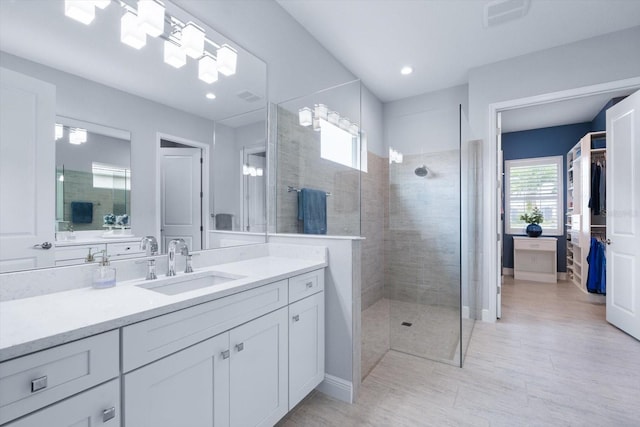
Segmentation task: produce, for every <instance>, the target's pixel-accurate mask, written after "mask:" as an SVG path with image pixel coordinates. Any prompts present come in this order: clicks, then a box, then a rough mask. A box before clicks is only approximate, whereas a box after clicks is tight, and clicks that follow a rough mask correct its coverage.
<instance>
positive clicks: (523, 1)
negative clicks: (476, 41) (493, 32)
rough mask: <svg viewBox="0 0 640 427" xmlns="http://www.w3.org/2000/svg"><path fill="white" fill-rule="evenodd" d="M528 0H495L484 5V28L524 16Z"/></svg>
mask: <svg viewBox="0 0 640 427" xmlns="http://www.w3.org/2000/svg"><path fill="white" fill-rule="evenodd" d="M529 4H530V0H495V1H492V2H489V3H487V4H486V5H485V7H484V26H485V28H489V27H495V26H496V25H500V24H504V23H505V22H509V21H514V20H516V19H519V18H522V17H524V16H525V15H526V14H527V12H528V11H529Z"/></svg>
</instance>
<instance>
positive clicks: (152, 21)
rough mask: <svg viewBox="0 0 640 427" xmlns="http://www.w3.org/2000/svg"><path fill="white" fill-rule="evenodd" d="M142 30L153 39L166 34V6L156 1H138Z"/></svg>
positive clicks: (139, 20)
mask: <svg viewBox="0 0 640 427" xmlns="http://www.w3.org/2000/svg"><path fill="white" fill-rule="evenodd" d="M138 23H139V25H140V29H141V30H142V31H144V32H145V33H147V34H149V35H150V36H151V37H158V36H159V35H160V34H162V33H164V6H163V5H161V4H160V3H158V2H156V1H154V0H138Z"/></svg>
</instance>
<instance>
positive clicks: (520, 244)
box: [514, 238, 556, 251]
mask: <svg viewBox="0 0 640 427" xmlns="http://www.w3.org/2000/svg"><path fill="white" fill-rule="evenodd" d="M514 248H515V249H522V250H525V251H553V250H555V248H556V240H555V239H553V240H547V239H545V240H539V239H535V238H531V239H514Z"/></svg>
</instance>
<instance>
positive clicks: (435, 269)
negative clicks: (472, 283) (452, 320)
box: [384, 150, 460, 308]
mask: <svg viewBox="0 0 640 427" xmlns="http://www.w3.org/2000/svg"><path fill="white" fill-rule="evenodd" d="M459 156H460V152H459V151H458V150H453V151H444V152H439V153H429V154H422V155H405V156H404V161H403V163H400V164H396V163H394V164H391V165H389V181H388V182H389V203H388V205H389V214H388V225H387V228H386V233H385V254H384V259H385V267H386V268H385V294H386V296H387V297H388V298H390V299H393V300H398V301H405V302H416V303H420V304H429V305H441V306H447V307H455V308H458V306H459V299H460V290H459V286H460V282H459V280H460V271H459V268H460V176H459V165H460V157H459ZM423 164H424V165H426V167H427V169H428V171H429V174H428V175H427V176H426V177H418V176H416V175H415V173H414V170H415V169H416V168H417V167H419V166H421V165H423Z"/></svg>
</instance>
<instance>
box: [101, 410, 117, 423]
mask: <svg viewBox="0 0 640 427" xmlns="http://www.w3.org/2000/svg"><path fill="white" fill-rule="evenodd" d="M115 417H116V408H115V407H111V408H109V409H105V410H104V411H102V422H103V423H106V422H107V421H109V420H110V419H113V418H115Z"/></svg>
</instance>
